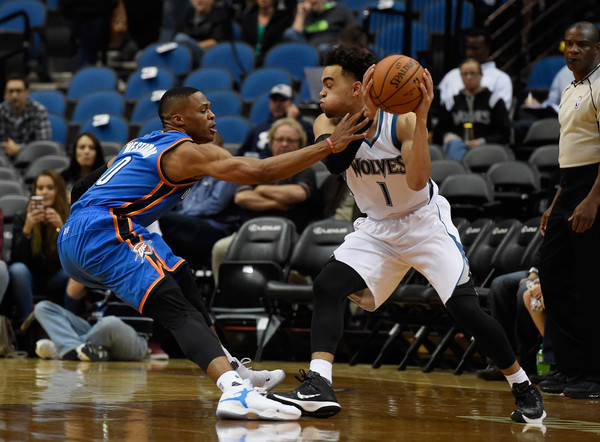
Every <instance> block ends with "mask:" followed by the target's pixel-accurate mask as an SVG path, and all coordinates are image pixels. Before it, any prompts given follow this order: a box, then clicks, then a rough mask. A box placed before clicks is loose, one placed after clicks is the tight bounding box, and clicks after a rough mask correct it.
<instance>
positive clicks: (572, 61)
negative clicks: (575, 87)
mask: <svg viewBox="0 0 600 442" xmlns="http://www.w3.org/2000/svg"><path fill="white" fill-rule="evenodd" d="M599 49H600V43H597V42H596V43H595V42H594V41H593V38H592V36H591V33H590V32H589V31H588V28H585V27H575V28H570V29H568V30H567V32H566V33H565V61H566V62H567V66H568V67H569V69H570V70H571V71H573V75H574V76H575V78H576V79H581V78H583V77H585V76H586V75H587V74H588V72H590V71H591V70H592V69H593V68H594V66H596V64H598V51H599Z"/></svg>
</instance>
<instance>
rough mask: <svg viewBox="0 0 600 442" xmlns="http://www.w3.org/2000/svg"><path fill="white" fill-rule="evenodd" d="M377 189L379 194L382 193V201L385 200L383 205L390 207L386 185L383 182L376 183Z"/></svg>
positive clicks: (390, 199)
mask: <svg viewBox="0 0 600 442" xmlns="http://www.w3.org/2000/svg"><path fill="white" fill-rule="evenodd" d="M377 184H379V187H380V188H381V192H382V193H383V199H384V200H385V205H386V206H389V207H392V206H393V204H392V197H391V196H390V192H389V191H388V188H387V185H386V184H385V182H384V181H377Z"/></svg>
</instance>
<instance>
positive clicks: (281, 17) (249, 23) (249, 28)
mask: <svg viewBox="0 0 600 442" xmlns="http://www.w3.org/2000/svg"><path fill="white" fill-rule="evenodd" d="M296 4H297V2H296V1H295V0H285V1H279V0H256V2H255V3H254V5H253V6H252V7H251V8H250V9H248V10H246V12H245V13H244V15H243V16H242V17H241V18H240V22H241V31H242V40H243V41H245V42H247V43H249V44H250V45H251V46H252V47H253V48H254V56H255V65H256V66H261V65H262V62H263V58H264V55H265V54H266V53H267V51H268V50H269V49H271V48H272V47H273V46H275V45H276V44H277V43H280V42H281V39H282V37H283V32H284V31H285V30H286V29H287V28H288V27H290V26H291V25H292V22H293V20H294V12H295V8H296Z"/></svg>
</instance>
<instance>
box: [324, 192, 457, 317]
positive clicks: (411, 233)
mask: <svg viewBox="0 0 600 442" xmlns="http://www.w3.org/2000/svg"><path fill="white" fill-rule="evenodd" d="M334 257H335V259H337V260H338V261H341V262H343V263H346V264H348V265H349V266H350V267H352V268H353V269H354V270H355V271H356V272H358V274H359V275H360V276H361V277H362V278H363V279H364V281H365V282H366V284H367V287H368V289H369V290H364V291H363V292H362V293H360V294H353V295H351V296H349V298H350V300H352V301H353V302H355V303H356V304H357V305H359V306H360V307H362V308H363V309H365V310H368V311H374V310H375V309H377V308H378V307H379V306H380V305H381V304H383V303H384V302H385V300H386V299H387V298H388V297H389V296H390V295H391V294H392V292H393V291H394V290H395V289H396V287H397V286H398V284H399V283H400V281H401V280H402V278H403V277H404V275H405V274H406V272H408V270H409V269H410V268H411V267H414V268H415V269H416V270H417V271H419V272H420V273H421V274H422V275H424V276H425V277H426V278H427V280H428V281H429V282H430V283H431V285H432V286H433V287H434V288H435V290H436V291H437V293H438V294H439V296H440V298H441V300H442V302H443V303H444V304H445V303H446V301H447V300H448V298H450V296H451V295H452V293H453V292H454V289H455V288H456V286H457V285H459V284H464V283H465V282H467V281H468V279H469V263H468V261H467V259H466V257H465V254H464V251H463V248H462V245H461V243H460V237H459V235H458V231H457V230H456V227H455V226H454V224H452V219H451V216H450V204H449V203H448V201H447V200H446V199H445V198H444V197H442V196H439V195H436V196H434V198H433V199H432V201H431V202H430V203H429V204H428V205H426V206H423V207H421V208H419V209H417V210H415V211H414V212H412V213H410V214H408V215H406V216H404V217H401V218H394V219H384V220H374V219H371V218H358V219H357V220H356V221H355V222H354V232H352V233H350V234H348V235H347V236H346V238H345V239H344V242H343V244H341V245H340V247H338V248H337V249H336V250H335V252H334Z"/></svg>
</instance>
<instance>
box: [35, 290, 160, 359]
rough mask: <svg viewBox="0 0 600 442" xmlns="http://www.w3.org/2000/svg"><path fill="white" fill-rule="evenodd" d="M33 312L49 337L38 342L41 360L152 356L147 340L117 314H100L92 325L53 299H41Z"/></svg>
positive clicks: (37, 350) (37, 349)
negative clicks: (51, 300) (103, 315)
mask: <svg viewBox="0 0 600 442" xmlns="http://www.w3.org/2000/svg"><path fill="white" fill-rule="evenodd" d="M34 314H35V318H36V319H37V321H38V322H39V323H40V325H41V326H42V328H43V329H44V330H45V332H46V333H47V334H48V337H49V338H50V339H40V340H39V341H37V343H36V349H35V352H36V354H37V355H38V356H39V357H40V358H42V359H66V360H81V361H91V362H97V361H108V360H114V361H141V360H142V359H144V358H146V357H147V356H149V352H148V342H147V341H146V339H144V338H143V337H141V336H140V335H138V334H137V332H136V331H135V330H134V329H133V327H131V326H129V325H127V324H125V323H124V322H123V321H122V320H121V319H119V318H117V317H116V316H106V317H101V318H99V319H98V321H97V322H96V323H95V324H94V325H91V324H90V323H89V322H87V321H86V320H85V319H83V318H81V317H79V316H77V315H75V314H73V313H71V312H70V311H68V310H67V309H64V308H62V307H61V306H60V305H58V304H55V303H53V302H50V301H40V302H38V303H37V304H36V305H35V309H34Z"/></svg>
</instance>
